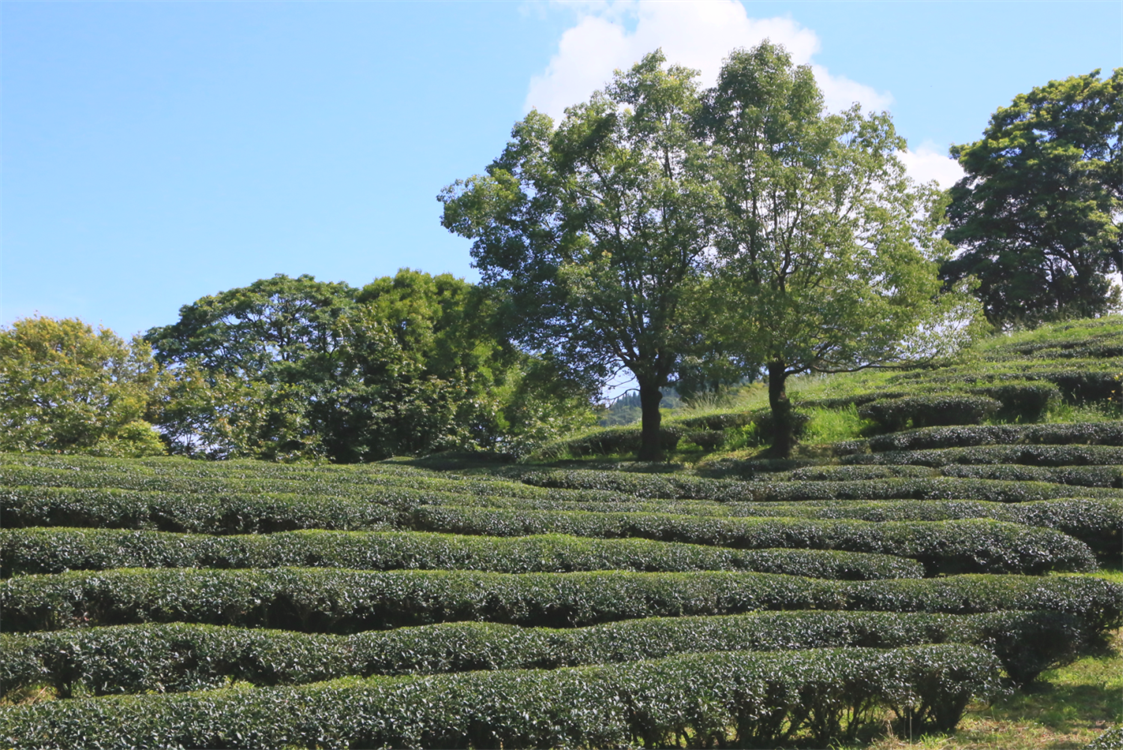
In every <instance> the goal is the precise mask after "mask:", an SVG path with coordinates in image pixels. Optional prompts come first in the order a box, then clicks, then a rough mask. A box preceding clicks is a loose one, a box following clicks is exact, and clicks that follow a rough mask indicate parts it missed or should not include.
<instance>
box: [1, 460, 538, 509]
mask: <svg viewBox="0 0 1123 750" xmlns="http://www.w3.org/2000/svg"><path fill="white" fill-rule="evenodd" d="M244 474H246V475H247V476H242V475H232V476H184V475H175V474H168V473H163V474H156V475H153V474H150V473H148V472H135V471H127V470H126V471H93V472H90V471H86V470H84V469H83V470H77V471H76V470H73V469H62V468H54V467H39V466H18V465H17V466H9V467H4V469H3V470H0V487H15V486H32V487H71V488H81V489H119V490H138V491H144V492H164V493H174V494H180V495H183V494H190V495H198V496H201V497H216V496H221V495H226V494H291V493H300V494H315V495H318V496H320V497H339V498H365V499H370V500H373V501H376V502H393V501H394V500H395V499H397V498H403V497H426V496H429V495H436V496H439V495H442V494H452V493H458V494H471V495H477V496H490V495H498V496H510V497H545V496H548V495H549V494H550V493H549V492H548V491H545V490H542V489H540V488H537V487H531V486H528V485H526V484H522V483H519V482H513V481H497V480H493V479H488V480H478V479H475V478H472V477H466V478H459V479H451V478H443V477H429V476H405V477H399V476H397V475H393V474H389V475H386V476H385V477H384V478H383V477H380V476H379V475H373V479H374V480H376V481H367V482H353V481H350V480H349V479H348V477H347V476H346V475H344V476H342V477H333V478H332V480H333V481H324V480H323V478H322V477H319V476H317V477H315V478H313V479H309V480H306V481H302V480H300V479H298V478H291V477H282V478H276V477H272V476H270V474H269V472H260V473H257V472H249V471H246V472H244Z"/></svg>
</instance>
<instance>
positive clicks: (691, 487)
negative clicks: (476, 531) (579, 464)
mask: <svg viewBox="0 0 1123 750" xmlns="http://www.w3.org/2000/svg"><path fill="white" fill-rule="evenodd" d="M519 479H520V481H522V482H523V483H524V484H529V485H533V486H535V487H548V488H552V489H561V490H602V491H609V492H613V493H617V494H619V495H622V496H624V497H627V498H632V499H634V498H637V497H638V498H652V497H660V498H668V499H705V500H745V499H748V498H750V497H751V496H752V493H753V488H752V486H751V485H750V484H749V483H747V482H738V481H733V480H728V479H708V478H705V477H691V476H682V475H676V474H637V473H632V472H623V471H611V470H608V471H590V470H588V469H578V470H561V469H554V470H546V471H530V472H526V473H524V474H522V475H520V476H519Z"/></svg>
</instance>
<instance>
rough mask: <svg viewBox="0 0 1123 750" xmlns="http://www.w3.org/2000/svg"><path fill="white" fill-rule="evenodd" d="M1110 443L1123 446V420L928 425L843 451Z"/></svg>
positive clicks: (869, 441) (845, 447) (844, 448)
mask: <svg viewBox="0 0 1123 750" xmlns="http://www.w3.org/2000/svg"><path fill="white" fill-rule="evenodd" d="M1022 443H1028V444H1031V445H1032V444H1047V445H1071V444H1085V445H1110V446H1115V447H1123V423H1120V422H1102V423H1094V422H1093V423H1089V422H1077V423H1072V424H1042V425H981V426H977V427H976V426H969V427H928V428H923V429H919V430H910V431H908V432H899V433H896V434H893V435H878V436H877V437H872V438H870V439H869V440H868V441H867V442H866V443H865V444H864V445H863V444H855V445H853V446H841V445H840V448H841V451H840V452H841V453H860V452H864V451H863V449H864V448H868V449H869V450H873V451H902V450H903V451H914V450H926V449H931V448H964V447H968V446H975V445H1006V446H1009V445H1017V444H1022Z"/></svg>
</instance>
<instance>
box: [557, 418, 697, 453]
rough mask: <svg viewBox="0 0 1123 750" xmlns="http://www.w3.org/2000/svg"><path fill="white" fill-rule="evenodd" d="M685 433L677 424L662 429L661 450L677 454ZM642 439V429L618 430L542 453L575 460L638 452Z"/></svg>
mask: <svg viewBox="0 0 1123 750" xmlns="http://www.w3.org/2000/svg"><path fill="white" fill-rule="evenodd" d="M682 434H683V433H682V430H681V429H679V428H678V427H676V426H673V425H670V426H666V427H662V428H660V430H659V445H660V447H661V448H662V449H663V450H664V451H668V452H669V451H673V450H674V449H675V448H677V447H678V442H679V440H680V439H681V438H682ZM641 436H642V433H641V430H640V428H639V427H614V428H609V429H606V430H597V431H596V432H593V433H590V434H588V435H584V436H582V437H579V438H573V439H571V440H563V441H560V442H558V443H554V444H552V445H549V446H546V447H545V448H543V449H542V453H543V454H544V455H547V456H551V455H561V454H568V455H570V456H575V457H580V456H611V455H618V454H627V453H636V452H637V451H639V448H640V442H641Z"/></svg>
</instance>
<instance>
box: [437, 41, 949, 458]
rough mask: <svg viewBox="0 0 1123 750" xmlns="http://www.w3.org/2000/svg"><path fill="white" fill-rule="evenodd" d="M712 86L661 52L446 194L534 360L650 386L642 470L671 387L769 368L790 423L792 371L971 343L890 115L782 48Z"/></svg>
mask: <svg viewBox="0 0 1123 750" xmlns="http://www.w3.org/2000/svg"><path fill="white" fill-rule="evenodd" d="M695 75H696V74H695V73H694V71H690V70H687V69H685V68H681V67H676V66H670V67H665V66H664V58H663V56H662V54H661V53H659V52H656V53H653V54H651V55H648V56H646V57H645V58H644V59H643V61H641V62H640V63H639V64H637V65H636V66H635V67H633V68H632V69H631V70H630V71H628V72H624V73H621V72H617V74H616V76H615V78H614V80H613V82H612V84H610V85H609V86H608V87H607V88H606V89H605V90H604V91H602V92H598V93H596V94H594V95H593V97H592V98H591V99H590V100H589V101H588V102H586V103H583V104H580V105H577V106H575V107H571V108H570V109H568V110H567V113H566V117H565V119H564V121H563V122H562V123H561V124H560V125H559V126H558V127H556V128H555V127H554V126H553V123H552V122H551V121H550V119H549V118H548V117H546V116H545V115H541V114H539V113H537V112H532V113H531V114H530V115H528V116H527V118H526V119H524V120H523V121H522V122H520V123H518V124H517V125H516V126H515V129H514V131H513V139H512V141H511V142H510V143H509V144H508V146H507V149H506V150H505V151H504V152H503V154H502V155H501V156H500V157H499V159H497V160H496V161H494V162H493V163H492V164H491V165H489V166H488V167H487V173H486V174H485V175H482V176H476V177H473V178H470V179H469V180H466V181H460V182H457V183H455V184H454V185H452V186H450V187H449V188H447V189H446V190H445V192H444V193H443V194H442V195H441V200H442V201H443V202H444V206H445V210H444V225H445V226H446V227H447V228H448V229H450V230H451V231H453V232H456V233H458V234H460V235H462V236H465V237H468V238H470V239H472V240H473V247H472V255H473V258H474V259H475V263H476V266H477V267H478V268H479V269H480V271H481V273H482V275H483V279H484V282H485V283H486V284H488V285H491V286H492V287H495V288H498V289H502V290H503V291H504V292H505V293H506V295H507V300H508V304H509V305H510V306H511V308H512V309H511V312H510V314H509V315H508V316H506V317H507V319H509V320H510V321H512V324H513V326H514V331H515V335H516V337H517V338H518V339H519V340H520V341H522V342H523V343H525V344H527V345H529V346H531V347H534V348H537V349H538V350H540V351H554V352H557V353H559V356H560V357H561V358H562V359H563V360H564V361H565V362H567V363H569V364H570V365H572V366H580V367H583V368H584V370H585V372H586V373H593V374H596V375H599V376H600V377H602V378H603V377H605V376H606V375H607V374H609V373H611V372H612V371H613V370H614V369H615V368H626V369H627V370H629V371H630V372H631V373H632V375H633V376H634V377H635V379H636V381H637V383H638V385H639V393H640V402H641V411H642V415H643V416H642V419H643V448H642V449H641V451H640V458H642V459H652V458H656V457H658V454H659V440H658V428H659V410H658V404H659V400H660V397H661V390H660V389H662V388H664V387H665V386H667V385H668V384H669V383H671V382H673V379H674V377H675V376H678V377H679V378H681V379H683V380H684V381H687V382H685V384H686V385H690V382H689V381H692V380H695V379H699V378H698V373H699V371H705V370H707V368H706V367H700V366H699V363H704V362H707V361H708V362H709V363H710V367H709V368H708V372H709V373H712V374H715V373H725V374H726V375H728V374H729V372H730V370H729V368H728V367H720V366H717V363H718V362H719V361H721V360H724V359H726V358H727V357H728V356H730V355H731V356H733V357H735V358H736V359H737V360H738V361H739V362H740V365H741V368H742V370H741V373H739V374H741V375H743V374H748V375H752V374H755V373H756V372H757V371H759V369H760V368H761V367H766V368H767V370H768V373H769V380H770V387H771V388H772V389H773V391H774V392H773V408H774V409H775V410H777V414H778V415H779V416H783V415H785V414H787V409H788V406H787V399H786V396H785V395H784V380H785V378H786V377H787V376H789V375H791V374H794V373H798V372H807V371H830V370H841V369H854V368H859V367H865V366H871V365H874V364H884V363H887V362H896V361H900V360H901V359H902V358H904V357H906V356H908V355H909V353H910V352H915V351H917V349H916V348H915V346H916V345H915V343H914V345H913V346H914V348H912V349H910V348H909V345H908V344H903V343H902V342H903V340H904V339H906V338H909V337H912V338H913V339H915V338H916V337H917V335H918V334H919V333H921V332H922V331H926V332H927V333H929V334H935V332H937V331H939V332H940V333H941V334H943V335H944V338H945V340H946V339H947V338H948V336H947V334H949V333H950V332H951V331H952V330H957V329H955V328H954V326H952V327H949V325H948V324H949V323H950V322H951V321H950V318H949V313H951V312H952V309H953V307H954V306H953V305H951V304H950V303H949V300H950V298H951V296H950V295H949V297H948V298H945V299H943V300H940V299H939V295H938V292H939V290H940V284H939V280H938V278H937V265H936V260H937V259H938V258H939V256H940V253H941V252H942V250H943V248H944V246H943V245H942V243H941V241H940V240H939V237H938V234H937V231H936V228H937V224H938V222H939V218H940V216H941V209H942V206H941V204H940V201H939V197H938V194H937V192H936V191H935V190H934V189H933V188H929V187H919V186H916V185H914V184H912V183H911V181H910V180H908V178H907V177H906V176H905V174H904V168H903V165H902V164H901V162H900V160H899V159H898V158H897V157H896V155H895V154H896V152H897V151H898V150H899V149H901V148H903V147H904V141H903V140H902V139H901V138H899V137H898V136H897V135H896V133H895V132H894V130H893V127H892V123H891V122H890V120H889V117H888V115H884V114H881V115H871V116H868V117H867V116H864V115H862V113H861V111H860V109H859V108H857V107H855V108H853V109H851V110H849V111H847V112H845V113H842V114H840V115H826V114H825V113H824V111H823V104H822V96H821V94H820V92H819V90H818V87H817V86H816V84H815V81H814V78H813V76H812V74H811V71H810V69H808V68H806V67H795V66H793V65H792V64H791V60H790V58H789V57H788V55H787V54H786V53H785V52H784V51H783V49H782V48H780V47H778V46H776V45H772V44H769V43H767V42H766V43H764V44H762V45H760V46H759V47H757V48H755V49H753V50H751V51H747V52H746V51H739V52H735V53H734V54H733V55H732V56H731V57H730V58H728V59H727V61H726V63H725V65H724V67H723V69H722V72H721V76H720V79H719V83H718V85H717V87H716V88H714V89H712V90H709V91H706V92H701V91H699V90H698V88H697V86H696V83H695V80H694V79H695ZM937 338H939V337H937V336H935V335H930V336H929V337H928V340H927V341H926V342H925V344H924V345H921V346H920V348H921V349H925V350H926V351H930V350H931V345H932V343H933V341H934V340H936V339H937ZM951 338H954V336H952V337H951ZM701 379H702V380H705V378H704V377H703V378H701ZM786 423H787V421H786V419H781V420H780V421H778V422H777V424H781V425H782V424H786ZM778 448H779V450H780V451H781V452H786V450H787V446H786V444H784V443H783V438H781V440H780V445H779V446H778Z"/></svg>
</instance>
